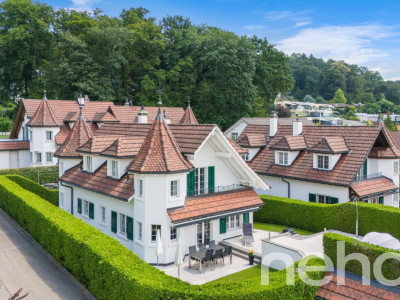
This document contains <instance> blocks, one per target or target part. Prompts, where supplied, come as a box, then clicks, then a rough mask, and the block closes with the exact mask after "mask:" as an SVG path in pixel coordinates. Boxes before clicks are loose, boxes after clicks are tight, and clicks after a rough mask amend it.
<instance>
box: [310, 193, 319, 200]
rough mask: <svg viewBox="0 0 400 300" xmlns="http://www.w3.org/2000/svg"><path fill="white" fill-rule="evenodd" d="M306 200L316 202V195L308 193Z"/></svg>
mask: <svg viewBox="0 0 400 300" xmlns="http://www.w3.org/2000/svg"><path fill="white" fill-rule="evenodd" d="M308 201H310V202H317V195H315V194H311V193H310V194H308Z"/></svg>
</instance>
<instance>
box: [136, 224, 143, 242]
mask: <svg viewBox="0 0 400 300" xmlns="http://www.w3.org/2000/svg"><path fill="white" fill-rule="evenodd" d="M136 225H137V226H136V227H137V233H138V234H137V236H136V240H137V241H139V242H140V243H142V242H143V223H142V222H140V221H136Z"/></svg>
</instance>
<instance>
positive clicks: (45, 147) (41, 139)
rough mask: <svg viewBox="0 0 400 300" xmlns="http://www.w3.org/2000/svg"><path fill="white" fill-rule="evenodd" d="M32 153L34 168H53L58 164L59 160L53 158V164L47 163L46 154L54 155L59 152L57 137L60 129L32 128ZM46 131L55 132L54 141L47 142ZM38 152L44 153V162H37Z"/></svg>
mask: <svg viewBox="0 0 400 300" xmlns="http://www.w3.org/2000/svg"><path fill="white" fill-rule="evenodd" d="M29 130H30V132H31V133H32V134H30V135H31V136H30V137H29V138H30V151H31V152H32V157H33V159H32V163H31V165H32V166H52V165H56V164H57V163H58V159H57V158H56V157H53V161H52V162H46V152H51V153H54V152H55V151H56V150H57V144H56V142H55V136H56V135H57V134H58V133H59V132H60V127H30V128H29ZM46 131H52V132H53V139H52V140H51V141H46ZM36 152H40V153H42V162H41V163H37V162H36V155H35V153H36Z"/></svg>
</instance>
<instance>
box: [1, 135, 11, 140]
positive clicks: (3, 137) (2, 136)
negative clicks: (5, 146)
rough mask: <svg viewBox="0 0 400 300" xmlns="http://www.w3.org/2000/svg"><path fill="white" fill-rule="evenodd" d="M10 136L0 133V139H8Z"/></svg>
mask: <svg viewBox="0 0 400 300" xmlns="http://www.w3.org/2000/svg"><path fill="white" fill-rule="evenodd" d="M9 138H10V136H9V135H0V139H9Z"/></svg>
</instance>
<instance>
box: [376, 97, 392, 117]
mask: <svg viewBox="0 0 400 300" xmlns="http://www.w3.org/2000/svg"><path fill="white" fill-rule="evenodd" d="M378 104H379V106H380V107H381V111H382V113H384V114H386V113H390V112H393V111H394V109H395V107H396V106H395V105H394V103H392V102H390V101H388V100H386V99H382V100H380V101H379V102H378Z"/></svg>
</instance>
